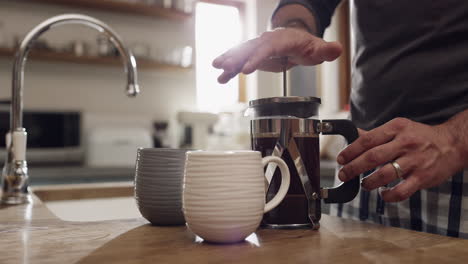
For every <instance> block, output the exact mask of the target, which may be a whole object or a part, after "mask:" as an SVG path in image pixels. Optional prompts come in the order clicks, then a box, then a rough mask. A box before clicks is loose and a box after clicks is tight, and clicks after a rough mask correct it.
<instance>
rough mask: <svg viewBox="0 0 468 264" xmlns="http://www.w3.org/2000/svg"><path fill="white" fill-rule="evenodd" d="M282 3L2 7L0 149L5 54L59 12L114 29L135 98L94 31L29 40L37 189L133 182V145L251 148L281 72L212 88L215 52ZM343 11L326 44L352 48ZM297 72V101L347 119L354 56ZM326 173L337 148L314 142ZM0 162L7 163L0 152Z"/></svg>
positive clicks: (151, 0) (171, 1)
mask: <svg viewBox="0 0 468 264" xmlns="http://www.w3.org/2000/svg"><path fill="white" fill-rule="evenodd" d="M276 4H277V0H199V1H196V0H105V1H104V0H102V1H95V0H29V1H26V0H25V1H13V0H0V133H1V136H0V138H1V139H0V147H1V148H2V149H3V150H2V151H0V154H1V155H2V156H4V155H5V151H4V145H5V141H4V139H3V137H4V136H3V135H4V134H5V133H6V131H7V130H8V127H9V116H8V113H9V101H10V96H11V74H12V73H11V72H12V61H13V60H12V58H13V56H14V51H15V48H16V47H17V45H18V43H19V42H20V41H21V40H22V38H23V37H24V36H25V34H26V33H27V32H28V31H29V30H31V29H32V28H33V27H34V26H36V25H37V24H39V23H40V22H42V21H43V20H45V19H47V18H49V17H51V16H54V15H58V14H64V13H80V14H85V15H89V16H92V17H95V18H97V19H100V20H102V21H104V22H105V23H107V24H108V25H110V26H111V27H112V28H113V29H114V30H115V31H116V32H117V33H118V34H119V35H120V36H121V37H122V38H123V40H124V42H125V44H126V45H127V47H129V48H130V49H131V50H132V51H133V53H134V55H135V56H136V57H137V65H138V70H139V83H140V86H141V94H140V95H139V96H137V97H136V98H131V99H129V98H127V97H126V96H125V95H124V93H123V91H124V84H125V81H126V76H125V74H124V73H123V67H122V66H121V62H120V58H119V57H118V53H117V52H116V50H115V49H114V47H113V46H112V44H110V43H109V41H108V40H107V39H106V38H105V37H103V36H101V35H99V34H97V33H96V32H95V31H93V30H90V29H87V28H85V27H80V26H73V25H69V26H65V27H59V28H56V29H53V30H51V31H49V32H47V33H46V34H45V35H44V36H42V37H41V38H40V39H39V40H38V41H37V42H36V43H35V47H34V49H33V51H32V52H31V55H30V57H29V60H28V63H27V66H26V72H25V96H24V106H25V109H26V112H25V117H24V122H25V125H24V126H25V127H26V128H27V129H28V134H29V135H28V137H29V138H28V153H27V155H28V162H29V164H30V172H29V174H30V176H31V182H32V184H33V185H38V184H51V183H85V182H96V181H98V182H99V181H101V182H105V181H130V180H132V179H133V169H134V164H135V158H136V149H137V148H138V147H153V146H154V147H176V148H191V149H250V135H249V122H248V119H247V118H245V117H244V116H243V112H244V110H245V109H246V106H247V103H248V101H249V100H252V99H256V98H264V97H271V96H279V95H281V93H282V75H281V74H276V73H265V72H258V73H254V74H251V75H249V76H240V77H238V78H236V79H235V80H233V81H231V82H230V83H229V84H228V85H220V84H218V83H217V82H216V77H217V75H218V74H219V71H218V70H216V69H214V68H212V67H211V61H212V59H213V58H214V57H216V56H217V55H219V54H221V53H222V52H223V51H225V50H226V49H228V48H229V47H232V46H233V45H236V44H238V43H240V42H242V41H245V40H247V39H249V38H252V37H255V36H257V35H258V34H260V33H261V32H263V31H264V30H265V29H267V28H268V27H269V19H270V16H271V14H272V12H273V10H274V8H275V6H276ZM348 16H349V12H348V9H347V5H346V3H345V4H344V5H342V7H341V8H340V9H339V11H338V12H337V14H335V17H334V19H333V23H332V26H331V27H330V28H329V29H328V30H327V31H326V34H325V39H327V40H340V41H341V42H342V43H343V44H344V46H345V47H347V50H351V49H350V47H349V39H350V38H351V37H352V36H350V35H349V30H348V29H349V24H348V22H347V21H348ZM349 58H350V54H349V52H346V53H345V54H344V55H343V56H342V57H341V59H340V60H338V61H336V62H332V63H324V64H323V65H321V66H317V67H297V68H295V69H294V70H291V71H290V72H289V73H288V74H289V83H288V85H289V87H290V89H291V94H292V95H299V96H318V97H321V98H322V108H321V110H320V111H321V116H320V118H336V117H346V116H347V112H346V109H347V106H346V102H347V100H348V94H349V61H350V59H349ZM321 148H322V154H321V155H322V158H323V160H324V162H322V167H323V170H326V172H327V173H328V174H330V175H332V174H333V168H334V162H333V159H334V156H335V155H336V152H337V151H338V150H339V148H340V146H339V143H337V141H335V140H332V138H331V137H327V138H323V139H321ZM0 158H3V157H0ZM327 162H328V163H327Z"/></svg>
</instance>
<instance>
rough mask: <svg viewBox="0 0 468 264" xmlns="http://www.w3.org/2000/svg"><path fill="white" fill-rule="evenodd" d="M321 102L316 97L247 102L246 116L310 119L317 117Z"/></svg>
mask: <svg viewBox="0 0 468 264" xmlns="http://www.w3.org/2000/svg"><path fill="white" fill-rule="evenodd" d="M320 103H321V100H320V98H317V97H302V96H281V97H270V98H262V99H256V100H252V101H250V102H249V109H248V110H247V112H246V115H247V116H250V117H253V118H259V117H270V116H292V117H297V118H310V117H312V116H317V115H318V108H319V106H320Z"/></svg>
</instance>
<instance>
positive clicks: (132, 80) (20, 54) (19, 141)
mask: <svg viewBox="0 0 468 264" xmlns="http://www.w3.org/2000/svg"><path fill="white" fill-rule="evenodd" d="M65 24H82V25H86V26H89V27H91V28H94V29H97V30H98V31H100V32H102V33H103V34H105V35H107V37H109V39H110V40H111V42H112V43H113V44H114V45H115V47H116V48H117V49H118V51H119V53H120V56H121V57H122V60H123V62H124V64H125V71H126V73H127V89H126V93H127V95H128V96H132V97H133V96H136V95H137V94H138V93H139V86H138V84H137V69H136V61H135V58H134V57H133V55H132V53H131V52H130V51H129V50H128V49H126V48H125V47H124V45H123V42H122V40H121V38H120V37H119V36H118V35H117V34H116V33H115V32H114V31H113V30H112V29H111V28H110V27H109V26H108V25H106V24H105V23H103V22H101V21H99V20H97V19H95V18H92V17H89V16H84V15H78V14H65V15H60V16H55V17H52V18H49V19H47V20H45V21H44V22H42V23H41V24H39V25H37V26H36V27H35V28H33V29H32V30H31V31H30V32H29V33H28V34H27V35H26V37H25V38H24V39H23V41H22V42H21V44H20V46H19V48H18V51H17V53H16V56H15V59H14V64H13V79H12V91H11V93H12V103H11V109H10V130H9V132H8V133H7V135H6V148H7V157H6V161H5V166H4V168H3V172H2V185H3V186H2V196H1V200H0V202H1V203H3V204H23V203H29V202H31V201H32V198H31V194H30V192H29V188H28V167H27V162H26V137H27V133H26V129H25V128H24V127H23V76H24V66H25V63H26V59H27V56H28V53H29V50H30V49H31V47H32V46H33V44H34V41H35V40H36V39H37V38H38V37H39V36H40V35H42V34H43V33H44V32H46V31H48V30H49V29H51V28H53V27H56V26H60V25H65Z"/></svg>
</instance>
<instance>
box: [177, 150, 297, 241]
mask: <svg viewBox="0 0 468 264" xmlns="http://www.w3.org/2000/svg"><path fill="white" fill-rule="evenodd" d="M271 162H274V163H276V164H277V165H278V167H279V168H280V171H281V186H280V189H279V191H278V193H277V194H276V196H275V197H274V198H273V199H272V200H271V201H269V202H268V203H266V204H265V193H266V189H265V188H266V185H265V181H266V179H265V174H264V169H263V168H264V167H265V166H266V165H268V164H269V163H271ZM289 182H290V176H289V169H288V166H287V165H286V163H285V162H284V161H283V160H282V159H281V158H278V157H273V156H269V157H264V158H262V155H261V153H260V152H258V151H189V152H187V154H186V161H185V173H184V185H183V193H182V208H183V212H184V216H185V220H186V222H187V225H188V227H189V228H190V229H191V230H192V232H193V233H195V234H196V235H198V236H200V237H201V238H203V239H204V240H206V241H210V242H216V243H233V242H239V241H242V240H244V239H245V238H246V237H247V236H249V235H250V234H251V233H252V232H254V231H255V230H256V229H257V227H258V226H259V224H260V221H261V220H262V216H263V214H264V213H266V212H268V211H270V210H272V209H273V208H275V207H276V206H277V205H278V204H279V203H280V202H281V201H282V200H283V198H284V196H285V195H286V193H287V191H288V189H289Z"/></svg>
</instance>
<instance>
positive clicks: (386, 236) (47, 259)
mask: <svg viewBox="0 0 468 264" xmlns="http://www.w3.org/2000/svg"><path fill="white" fill-rule="evenodd" d="M321 225H322V226H321V228H320V230H319V231H313V230H270V229H260V230H258V231H257V232H256V234H255V235H252V236H250V237H249V238H248V241H246V242H243V243H238V244H233V245H218V244H209V243H204V242H202V241H200V239H197V237H195V236H194V235H193V234H192V233H191V232H190V231H189V230H187V228H186V227H185V226H179V227H156V226H151V225H149V224H148V222H147V221H145V220H144V219H143V218H140V219H133V220H119V221H102V222H65V221H62V220H60V219H58V218H57V217H55V216H54V215H53V214H52V213H51V212H50V211H49V210H48V209H47V208H46V207H45V205H44V204H42V203H41V202H40V201H39V199H38V198H37V197H34V203H33V204H30V205H20V206H10V207H5V206H3V207H0V263H2V264H5V263H15V264H17V263H335V264H336V263H351V264H352V263H359V264H361V263H424V264H427V263H437V264H441V263H444V264H445V263H468V240H463V239H455V238H449V237H444V236H437V235H431V234H426V233H420V232H413V231H408V230H404V229H398V228H389V227H382V226H379V225H374V224H368V223H362V222H357V221H352V220H343V219H340V218H336V217H331V216H327V215H323V217H322V220H321Z"/></svg>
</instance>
